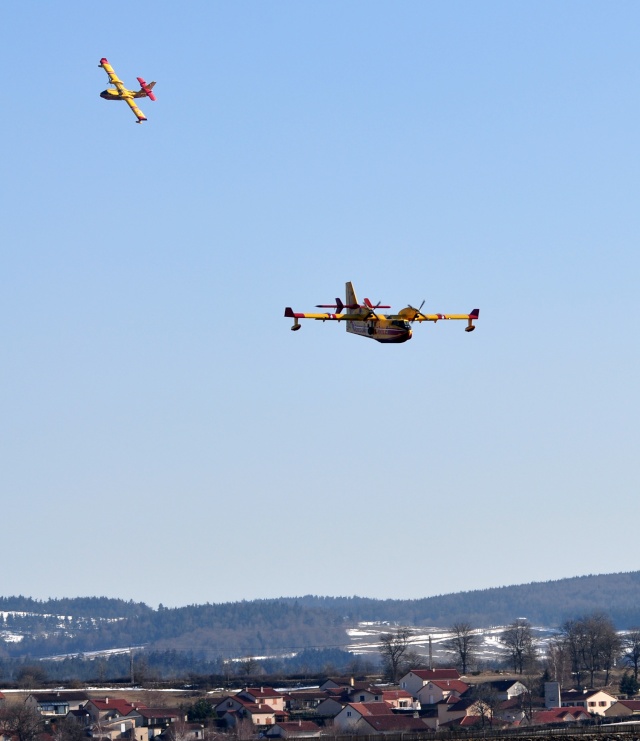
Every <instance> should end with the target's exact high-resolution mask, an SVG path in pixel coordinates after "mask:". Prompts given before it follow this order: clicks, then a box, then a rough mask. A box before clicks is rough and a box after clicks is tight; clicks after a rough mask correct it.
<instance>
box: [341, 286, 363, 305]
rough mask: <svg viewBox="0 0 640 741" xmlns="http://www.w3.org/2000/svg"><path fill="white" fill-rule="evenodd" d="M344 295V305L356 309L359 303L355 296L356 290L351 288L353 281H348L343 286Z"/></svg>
mask: <svg viewBox="0 0 640 741" xmlns="http://www.w3.org/2000/svg"><path fill="white" fill-rule="evenodd" d="M345 288H346V290H345V296H346V300H345V302H344V305H345V306H348V307H349V308H350V309H356V308H357V307H358V306H359V305H360V304H359V303H358V297H357V296H356V292H355V291H354V290H353V283H351V281H349V282H348V283H347V284H346V286H345Z"/></svg>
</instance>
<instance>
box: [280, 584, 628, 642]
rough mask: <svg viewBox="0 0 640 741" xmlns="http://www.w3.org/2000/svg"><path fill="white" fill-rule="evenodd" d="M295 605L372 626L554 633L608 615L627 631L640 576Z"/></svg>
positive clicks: (313, 599)
mask: <svg viewBox="0 0 640 741" xmlns="http://www.w3.org/2000/svg"><path fill="white" fill-rule="evenodd" d="M290 601H291V602H295V603H297V604H299V605H303V606H305V607H316V608H321V609H326V610H331V611H332V612H336V613H338V614H339V615H341V616H342V617H343V618H344V619H345V620H346V621H348V622H361V621H367V620H372V621H388V622H390V623H398V624H400V625H415V626H419V625H429V626H439V627H446V626H448V625H451V624H452V623H454V622H456V621H457V620H468V621H469V622H471V623H473V624H475V625H477V626H479V627H489V626H492V625H506V624H507V623H508V622H510V621H511V620H512V619H513V616H514V615H523V616H526V617H527V618H528V619H529V620H530V621H531V622H532V623H533V624H535V625H544V626H550V627H551V626H558V625H561V624H562V623H563V622H564V621H565V620H568V619H570V618H571V617H572V616H574V615H579V614H584V613H587V612H590V611H593V610H605V611H606V612H607V613H608V614H609V615H610V616H611V619H612V620H613V622H614V623H615V625H616V626H617V627H618V629H620V630H623V629H625V628H629V627H631V626H633V625H635V624H637V623H638V622H639V620H638V612H639V610H638V605H639V604H640V571H631V572H626V573H620V574H599V575H589V576H577V577H572V578H569V579H559V580H556V581H546V582H534V583H531V584H519V585H516V586H509V587H495V588H491V589H477V590H474V591H470V592H459V593H455V594H445V595H439V596H436V597H426V598H424V599H415V600H391V599H388V600H376V599H368V598H363V597H316V596H312V595H307V596H305V597H296V598H291V600H290Z"/></svg>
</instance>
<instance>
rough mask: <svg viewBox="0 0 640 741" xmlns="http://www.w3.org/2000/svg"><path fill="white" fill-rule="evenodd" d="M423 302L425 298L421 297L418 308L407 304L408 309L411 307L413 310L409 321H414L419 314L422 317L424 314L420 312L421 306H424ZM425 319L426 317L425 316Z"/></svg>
mask: <svg viewBox="0 0 640 741" xmlns="http://www.w3.org/2000/svg"><path fill="white" fill-rule="evenodd" d="M424 302H425V299H422V303H421V304H420V308H418V309H416V307H415V306H411V304H409V308H410V309H413V310H414V311H415V314H414V315H413V319H411V320H410V321H412V322H415V320H416V319H417V318H418V317H419V316H421V317H424V314H423V313H422V307H423V306H424ZM425 319H426V317H425Z"/></svg>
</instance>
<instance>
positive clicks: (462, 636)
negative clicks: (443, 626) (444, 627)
mask: <svg viewBox="0 0 640 741" xmlns="http://www.w3.org/2000/svg"><path fill="white" fill-rule="evenodd" d="M449 631H450V632H451V633H453V636H452V637H451V638H449V639H448V640H447V641H445V643H444V647H445V648H446V650H447V651H450V652H451V653H453V654H455V657H456V660H455V663H456V665H457V666H459V667H460V669H461V671H462V674H466V673H467V669H468V667H469V665H470V663H471V662H472V661H473V659H474V658H475V655H476V651H477V649H478V645H479V644H480V635H479V634H478V631H477V630H476V629H475V628H473V627H471V623H465V622H460V623H454V624H453V625H452V626H451V627H450V628H449Z"/></svg>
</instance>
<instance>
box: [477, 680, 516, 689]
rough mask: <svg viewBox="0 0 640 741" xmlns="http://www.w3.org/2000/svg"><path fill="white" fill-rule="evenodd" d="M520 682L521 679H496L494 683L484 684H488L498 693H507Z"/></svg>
mask: <svg viewBox="0 0 640 741" xmlns="http://www.w3.org/2000/svg"><path fill="white" fill-rule="evenodd" d="M519 681H520V680H519V679H495V680H494V681H493V682H482V684H488V685H489V686H490V687H493V689H494V690H498V692H506V691H507V690H508V689H510V688H511V687H513V685H514V684H516V683H517V682H519Z"/></svg>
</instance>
